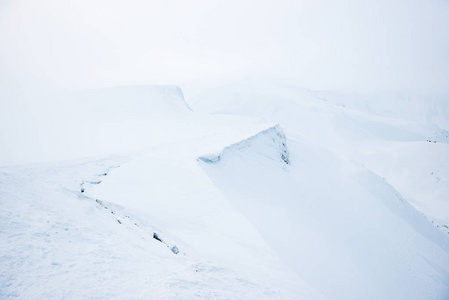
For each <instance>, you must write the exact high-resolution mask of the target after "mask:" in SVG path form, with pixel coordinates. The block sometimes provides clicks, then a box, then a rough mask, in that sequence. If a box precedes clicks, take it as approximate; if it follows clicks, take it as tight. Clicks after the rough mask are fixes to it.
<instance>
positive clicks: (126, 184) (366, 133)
mask: <svg viewBox="0 0 449 300" xmlns="http://www.w3.org/2000/svg"><path fill="white" fill-rule="evenodd" d="M59 97H60V98H61V99H64V100H65V101H64V102H62V104H61V102H52V103H53V106H52V112H53V113H52V114H50V117H48V120H49V121H45V122H47V123H45V122H44V123H45V124H39V125H38V128H36V129H34V130H36V131H38V132H39V133H40V134H41V135H43V134H44V133H45V134H47V135H46V137H45V139H44V141H41V142H40V143H39V144H37V143H35V142H34V141H33V140H31V141H29V144H27V146H28V147H31V148H28V150H27V149H22V148H21V147H20V146H22V145H23V141H21V142H19V141H18V140H17V138H18V137H17V136H15V135H13V134H8V135H5V136H4V138H3V139H4V140H5V141H7V142H8V143H9V144H8V145H10V149H11V150H10V151H9V152H8V151H5V150H3V151H2V155H3V157H4V158H3V159H2V163H3V165H4V166H3V167H1V168H0V178H1V179H0V203H1V205H0V214H1V218H0V238H1V240H2V241H4V242H3V243H1V245H0V270H1V272H0V298H24V299H29V298H42V297H44V298H116V299H119V298H128V299H129V298H131V299H146V298H155V299H192V298H214V299H261V298H262V299H445V298H447V297H448V296H449V285H448V283H449V277H448V273H449V236H448V234H447V232H445V231H444V230H440V229H444V228H443V227H444V225H446V224H449V215H448V212H449V202H448V201H447V199H448V195H449V190H448V186H449V185H448V184H447V181H448V176H449V167H448V166H447V163H446V162H447V161H448V158H449V157H448V156H449V151H448V150H449V149H448V147H449V145H448V140H449V139H448V138H447V136H446V135H445V134H446V133H447V131H446V130H448V129H449V128H448V127H444V126H446V125H445V124H446V123H445V122H446V121H447V119H448V115H447V107H445V106H444V105H443V104H444V102H438V101H437V100H435V101H433V102H432V103H433V104H432V106H431V108H429V111H426V112H424V110H423V108H420V105H424V104H425V103H426V102H424V101H421V100H420V99H418V100H413V101H411V102H410V103H409V102H406V104H405V105H404V103H402V102H401V101H394V102H389V101H384V102H385V103H384V104H382V103H381V102H382V101H383V100H384V99H386V98H383V97H382V96H378V97H380V98H375V97H374V96H369V97H366V96H365V97H366V98H364V99H363V101H361V102H358V101H355V99H356V96H354V95H342V94H338V93H322V92H314V91H309V90H304V89H298V88H292V87H285V86H279V85H273V84H271V85H270V84H267V83H243V84H241V85H232V86H227V87H222V88H217V89H213V90H209V91H208V92H207V93H203V94H201V95H197V96H195V98H194V99H192V100H191V101H189V104H190V105H188V104H187V103H186V102H185V101H184V99H183V95H182V92H181V90H180V89H179V88H178V87H171V86H164V87H160V86H139V87H121V88H110V89H103V90H91V91H84V92H79V93H75V94H70V95H67V94H64V95H62V96H59ZM373 97H374V98H373ZM389 97H392V96H389ZM372 99H379V102H373V101H374V100H372ZM361 103H362V104H361ZM391 103H396V105H392V104H391ZM370 105H371V106H370ZM404 109H409V110H410V111H411V112H410V113H406V112H405V111H404ZM47 115H48V114H47V113H46V112H45V110H43V111H42V114H41V115H38V116H37V117H36V119H37V120H44V119H45V120H47ZM7 131H8V130H7V129H6V128H5V129H3V131H2V132H7ZM30 132H33V131H31V129H30V128H26V127H25V129H22V132H20V134H19V136H20V137H27V136H29V135H32V134H31V133H30ZM429 141H430V142H429ZM33 147H34V148H33ZM30 149H35V150H36V151H35V153H34V154H33V153H32V152H33V151H30ZM12 150H17V151H12ZM30 152H31V154H30ZM83 157H84V158H83ZM85 157H87V158H85ZM49 159H52V160H55V159H64V161H60V162H40V163H33V164H30V163H28V164H22V165H19V166H17V165H15V166H14V165H9V166H7V165H6V164H7V163H8V162H9V163H10V162H17V163H19V162H20V163H24V162H32V161H43V160H49ZM432 222H434V224H432ZM436 225H437V226H439V227H442V228H440V229H438V227H437V226H436Z"/></svg>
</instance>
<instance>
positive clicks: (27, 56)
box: [0, 0, 449, 91]
mask: <svg viewBox="0 0 449 300" xmlns="http://www.w3.org/2000/svg"><path fill="white" fill-rule="evenodd" d="M0 38H1V41H0V72H1V75H2V76H3V78H8V77H9V78H11V77H14V78H21V79H23V78H27V79H28V80H31V81H34V80H36V81H37V82H38V83H42V84H46V85H49V86H57V87H69V88H83V87H97V86H110V85H127V84H142V83H167V84H178V85H181V86H183V85H188V84H191V83H196V84H198V83H201V82H213V81H215V82H218V81H222V80H223V81H224V80H229V79H238V78H242V77H252V76H255V77H268V78H277V79H281V80H287V81H289V82H295V83H296V84H297V85H299V86H303V87H308V88H312V89H349V90H351V89H356V90H360V89H362V90H363V89H374V90H379V89H380V90H385V89H417V90H421V91H422V90H424V91H428V90H430V91H440V90H448V88H449V87H448V85H449V84H448V82H449V1H448V0H390V1H385V0H377V1H368V0H365V1H363V0H360V1H343V0H334V1H320V0H317V1H313V0H295V1H291V0H276V1H266V0H259V1H248V0H238V1H234V0H227V1H206V0H191V1H181V0H159V1H152V0H145V1H143V0H126V1H117V0H107V1H106V0H77V1H61V0H47V1H35V0H24V1H22V0H0Z"/></svg>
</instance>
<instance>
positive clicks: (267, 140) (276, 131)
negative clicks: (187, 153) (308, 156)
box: [198, 125, 290, 164]
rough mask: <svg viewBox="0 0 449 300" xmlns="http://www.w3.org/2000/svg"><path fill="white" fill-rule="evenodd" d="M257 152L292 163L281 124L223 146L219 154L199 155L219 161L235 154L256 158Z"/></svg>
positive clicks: (276, 159) (207, 161) (209, 160)
mask: <svg viewBox="0 0 449 300" xmlns="http://www.w3.org/2000/svg"><path fill="white" fill-rule="evenodd" d="M255 153H257V154H259V155H262V156H263V157H265V158H268V159H270V160H272V161H278V162H282V163H285V164H289V163H290V160H289V152H288V148H287V138H286V136H285V134H284V131H283V130H282V128H281V126H279V125H275V126H273V127H270V128H267V129H265V130H262V131H260V132H259V133H257V134H256V135H254V136H251V137H249V138H247V139H244V140H242V141H240V142H238V143H235V144H232V145H229V146H227V147H225V148H223V150H222V151H221V152H220V153H218V154H211V155H203V156H200V157H198V160H201V161H203V162H206V163H218V162H220V161H226V160H227V159H228V158H230V157H232V156H234V155H239V156H246V157H247V158H254V154H255Z"/></svg>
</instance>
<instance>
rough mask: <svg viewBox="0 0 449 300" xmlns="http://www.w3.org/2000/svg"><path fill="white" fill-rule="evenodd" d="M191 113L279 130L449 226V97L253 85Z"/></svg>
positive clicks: (203, 98)
mask: <svg viewBox="0 0 449 300" xmlns="http://www.w3.org/2000/svg"><path fill="white" fill-rule="evenodd" d="M191 105H192V107H193V108H194V109H195V110H196V111H202V112H208V113H214V114H215V113H225V114H238V115H247V116H254V117H263V118H265V119H267V120H272V121H273V122H277V123H280V124H281V125H282V126H283V127H284V128H285V129H286V132H287V135H288V136H289V138H292V139H297V140H299V141H302V142H304V143H306V144H308V145H313V146H314V147H317V148H320V149H325V150H326V151H329V152H331V153H333V154H334V155H336V156H339V157H341V158H343V159H345V160H348V161H351V162H352V163H355V164H359V165H364V166H366V167H368V169H370V170H371V171H373V172H374V173H376V174H378V175H379V176H381V177H383V178H385V179H386V180H387V181H388V182H389V183H390V184H391V185H393V186H394V187H395V188H396V189H397V190H398V191H399V192H400V193H401V194H403V195H404V196H405V197H406V198H407V200H408V201H409V202H410V203H411V204H412V205H413V206H414V207H415V208H417V209H418V210H419V211H421V212H423V213H424V214H425V215H426V216H427V217H428V218H429V219H431V221H433V222H435V223H436V224H437V225H438V226H446V225H448V224H449V216H448V215H447V212H449V201H448V199H449V197H448V196H449V191H448V186H449V183H448V182H449V168H448V166H447V163H446V162H447V161H448V159H449V156H448V155H449V135H448V128H449V127H447V126H448V123H447V120H448V119H449V114H448V105H447V97H443V96H439V97H424V96H419V95H418V96H416V95H412V96H410V95H405V96H404V95H399V94H398V95H394V94H372V95H370V94H367V95H360V94H349V93H346V94H345V93H336V92H314V91H310V90H306V89H301V88H297V87H294V86H286V85H282V84H273V83H270V82H264V81H262V82H259V81H247V82H242V83H234V84H233V85H231V86H224V87H219V88H215V89H211V90H209V91H207V92H203V93H202V94H200V95H197V96H196V98H195V101H193V102H192V103H191ZM442 228H444V227H442ZM447 232H449V231H447Z"/></svg>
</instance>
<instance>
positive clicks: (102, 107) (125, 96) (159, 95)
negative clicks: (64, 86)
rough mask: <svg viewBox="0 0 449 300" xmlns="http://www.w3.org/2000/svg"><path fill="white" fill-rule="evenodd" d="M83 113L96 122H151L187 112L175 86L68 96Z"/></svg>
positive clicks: (114, 90)
mask: <svg viewBox="0 0 449 300" xmlns="http://www.w3.org/2000/svg"><path fill="white" fill-rule="evenodd" d="M71 98H73V99H74V100H75V101H73V102H75V103H76V104H77V105H79V107H78V108H80V109H82V111H83V113H87V114H91V115H93V116H94V117H100V118H105V117H106V118H109V117H113V118H117V117H119V118H120V117H124V118H148V117H151V118H154V117H165V116H170V115H179V114H185V113H189V112H191V109H190V107H189V105H188V104H187V103H186V101H185V100H184V95H183V92H182V90H181V88H179V87H178V86H176V85H136V86H121V87H110V88H102V89H91V90H84V91H79V92H76V93H73V94H72V95H71Z"/></svg>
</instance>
